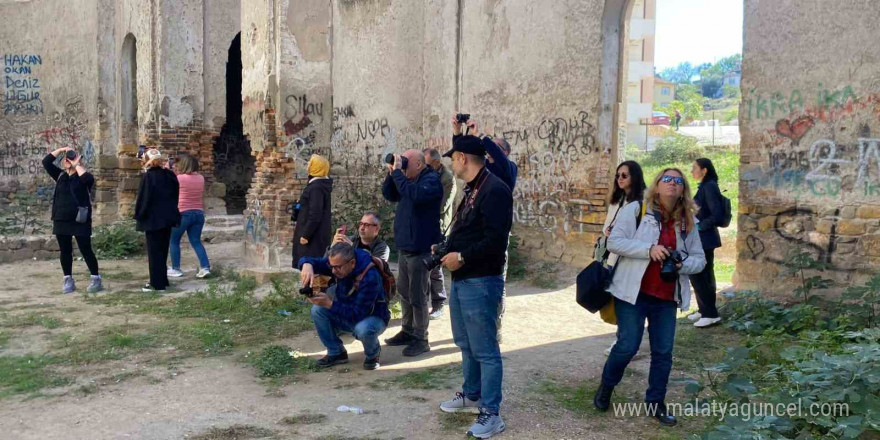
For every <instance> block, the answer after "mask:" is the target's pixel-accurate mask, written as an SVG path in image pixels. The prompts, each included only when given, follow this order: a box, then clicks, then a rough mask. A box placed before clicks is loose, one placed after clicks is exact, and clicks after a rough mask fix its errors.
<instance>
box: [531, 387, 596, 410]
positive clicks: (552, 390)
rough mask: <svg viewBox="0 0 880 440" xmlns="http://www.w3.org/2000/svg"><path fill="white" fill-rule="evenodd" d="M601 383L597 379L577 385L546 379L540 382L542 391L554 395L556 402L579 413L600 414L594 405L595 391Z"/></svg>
mask: <svg viewBox="0 0 880 440" xmlns="http://www.w3.org/2000/svg"><path fill="white" fill-rule="evenodd" d="M598 386H599V384H598V382H596V381H595V380H591V381H587V382H583V383H580V385H577V386H570V385H564V384H558V383H556V382H552V381H550V380H545V381H543V382H541V384H540V390H541V392H542V393H546V394H548V395H550V396H553V400H554V401H556V403H558V404H560V405H562V407H564V408H565V409H567V410H569V411H572V412H574V413H577V414H598V412H599V411H598V410H596V408H595V407H593V393H595V392H596V388H598Z"/></svg>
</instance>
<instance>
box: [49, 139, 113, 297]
mask: <svg viewBox="0 0 880 440" xmlns="http://www.w3.org/2000/svg"><path fill="white" fill-rule="evenodd" d="M61 155H63V156H64V157H63V158H62V159H61V166H62V168H58V167H57V166H55V161H56V160H57V158H58V157H59V156H61ZM81 159H82V156H80V155H79V154H77V153H76V150H74V149H73V148H70V147H66V148H59V149H57V150H55V151H53V152H51V153H49V154H47V155H46V157H44V158H43V168H44V169H45V170H46V172H47V173H48V174H49V176H50V177H52V180H54V181H55V195H54V196H52V233H53V234H55V239H56V240H58V247H59V249H60V250H61V270H62V271H63V272H64V281H63V283H62V286H61V293H73V292H75V291H76V283H74V281H73V272H72V271H73V237H76V245H77V247H79V252H80V253H81V254H82V256H83V260H85V261H86V266H88V267H89V273H91V281H90V283H89V287H88V288H87V289H86V290H87V291H88V292H90V293H93V292H98V291H101V290H103V289H104V288H103V286H102V283H101V275H100V273H99V272H98V258H97V257H95V253H94V252H93V251H92V203H91V196H90V191H91V190H92V187H94V186H95V178H94V176H92V173H90V172H88V171H86V169H85V167H84V166H83V164H82V161H81ZM80 207H88V212H87V213H86V217H85V219H81V220H85V221H78V220H77V217H78V216H79V211H80Z"/></svg>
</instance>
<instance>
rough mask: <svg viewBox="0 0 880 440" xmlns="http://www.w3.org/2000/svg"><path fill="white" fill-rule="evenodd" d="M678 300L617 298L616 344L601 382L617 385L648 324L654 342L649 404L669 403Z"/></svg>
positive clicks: (647, 395) (641, 296)
mask: <svg viewBox="0 0 880 440" xmlns="http://www.w3.org/2000/svg"><path fill="white" fill-rule="evenodd" d="M676 307H677V305H676V303H675V301H663V300H660V299H656V298H653V297H650V296H648V295H645V294H644V293H639V297H638V300H636V304H635V305H632V304H630V303H628V302H626V301H621V300H619V299H617V298H614V311H615V313H616V314H617V342H616V343H615V344H614V347H612V348H611V354H609V355H608V361H606V362H605V369H604V370H602V383H603V384H605V385H607V386H612V387H614V386H617V384H619V383H620V380H621V379H623V372H624V370H625V369H626V366H627V365H629V361H631V360H632V358H633V356H635V355H636V353H637V352H638V351H639V345H641V343H642V336H643V335H644V333H645V320H646V319H647V321H648V338H649V340H650V341H651V368H650V372H649V373H648V391H646V392H645V401H646V402H663V401H665V400H666V385H667V383H668V382H669V372H670V371H671V370H672V348H673V346H674V345H675V309H676Z"/></svg>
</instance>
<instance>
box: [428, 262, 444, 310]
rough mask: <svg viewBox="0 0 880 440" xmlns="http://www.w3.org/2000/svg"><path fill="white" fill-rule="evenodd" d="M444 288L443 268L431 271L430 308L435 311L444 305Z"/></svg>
mask: <svg viewBox="0 0 880 440" xmlns="http://www.w3.org/2000/svg"><path fill="white" fill-rule="evenodd" d="M446 300H447V296H446V286H445V285H444V284H443V266H437V267H435V268H434V270H432V271H431V308H432V309H433V310H437V309H438V308H440V307H443V304H446Z"/></svg>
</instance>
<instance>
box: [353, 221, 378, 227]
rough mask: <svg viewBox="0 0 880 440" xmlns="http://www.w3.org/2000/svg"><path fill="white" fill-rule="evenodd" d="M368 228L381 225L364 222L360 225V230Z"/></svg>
mask: <svg viewBox="0 0 880 440" xmlns="http://www.w3.org/2000/svg"><path fill="white" fill-rule="evenodd" d="M367 226H373V227H379V225H378V224H376V223H364V222H360V223H358V227H359V228H366V227H367Z"/></svg>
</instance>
